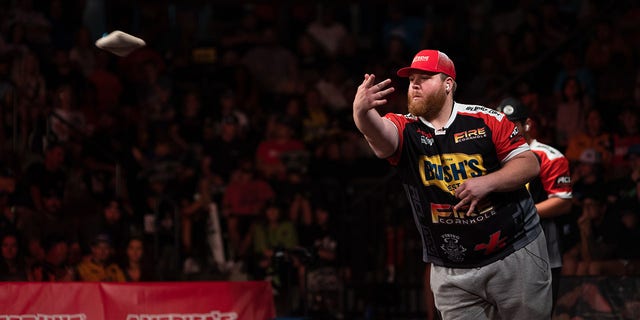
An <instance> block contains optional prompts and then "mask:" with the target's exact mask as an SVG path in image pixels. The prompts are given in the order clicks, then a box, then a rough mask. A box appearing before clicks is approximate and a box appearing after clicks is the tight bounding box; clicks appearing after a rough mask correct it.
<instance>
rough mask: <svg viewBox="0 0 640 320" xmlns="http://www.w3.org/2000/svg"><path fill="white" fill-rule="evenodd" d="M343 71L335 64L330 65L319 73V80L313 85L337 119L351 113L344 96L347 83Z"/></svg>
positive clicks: (349, 105)
mask: <svg viewBox="0 0 640 320" xmlns="http://www.w3.org/2000/svg"><path fill="white" fill-rule="evenodd" d="M347 80H349V79H347V78H346V71H345V69H344V68H343V67H342V66H341V65H339V64H337V63H331V64H329V65H328V66H326V67H325V68H324V70H323V71H322V72H321V75H320V79H319V80H318V81H317V82H316V83H315V87H316V89H317V90H318V93H320V96H321V97H322V101H326V103H327V106H328V107H329V109H330V110H331V112H332V113H333V114H334V115H335V116H336V117H339V118H342V116H343V115H345V114H347V113H349V114H350V111H351V104H350V103H349V101H348V100H347V97H346V95H345V92H346V88H347V86H348V85H349V86H350V85H351V84H350V83H349V82H347Z"/></svg>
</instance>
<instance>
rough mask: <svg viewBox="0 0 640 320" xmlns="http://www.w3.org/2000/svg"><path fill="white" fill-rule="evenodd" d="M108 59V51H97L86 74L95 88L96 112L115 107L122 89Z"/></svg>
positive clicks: (120, 81)
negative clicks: (93, 66)
mask: <svg viewBox="0 0 640 320" xmlns="http://www.w3.org/2000/svg"><path fill="white" fill-rule="evenodd" d="M109 60H110V56H109V53H108V52H105V51H99V52H97V53H96V62H95V68H93V71H92V72H91V73H90V74H89V75H88V76H87V78H88V79H89V81H90V82H91V84H92V85H93V87H95V88H96V103H97V105H96V109H97V110H96V111H98V112H104V111H108V110H113V109H114V108H115V107H117V106H118V103H120V98H121V96H122V93H123V91H124V88H123V87H122V80H121V79H120V78H119V77H118V75H117V74H116V73H114V72H113V71H112V70H110V68H109ZM96 116H98V115H96Z"/></svg>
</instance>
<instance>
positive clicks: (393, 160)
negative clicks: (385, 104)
mask: <svg viewBox="0 0 640 320" xmlns="http://www.w3.org/2000/svg"><path fill="white" fill-rule="evenodd" d="M384 118H386V119H388V120H390V121H391V122H392V123H393V124H394V125H395V126H396V129H398V148H397V149H396V151H395V152H394V153H393V154H392V155H391V156H389V157H388V158H387V161H389V163H390V164H391V165H394V166H396V165H398V162H400V156H402V147H403V145H404V134H403V132H404V128H405V127H406V125H407V123H408V122H409V120H408V119H407V117H405V116H404V115H401V114H397V113H387V114H386V115H385V116H384Z"/></svg>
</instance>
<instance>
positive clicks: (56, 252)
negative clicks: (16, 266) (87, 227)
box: [34, 234, 77, 282]
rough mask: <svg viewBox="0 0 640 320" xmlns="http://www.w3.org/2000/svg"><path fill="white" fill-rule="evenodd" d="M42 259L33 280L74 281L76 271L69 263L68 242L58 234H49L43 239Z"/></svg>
mask: <svg viewBox="0 0 640 320" xmlns="http://www.w3.org/2000/svg"><path fill="white" fill-rule="evenodd" d="M43 243H44V245H43V249H44V253H45V256H44V261H42V269H41V271H40V272H37V273H36V275H37V277H36V278H34V280H35V281H49V282H61V281H75V280H77V275H76V272H75V270H74V268H73V265H71V264H69V243H68V242H67V240H66V239H65V238H64V237H62V236H60V235H56V234H53V235H49V236H47V237H45V238H44V240H43Z"/></svg>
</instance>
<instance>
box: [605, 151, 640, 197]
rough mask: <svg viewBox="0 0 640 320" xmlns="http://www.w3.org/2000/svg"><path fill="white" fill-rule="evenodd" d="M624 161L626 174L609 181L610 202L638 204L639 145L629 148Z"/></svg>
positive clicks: (639, 187)
mask: <svg viewBox="0 0 640 320" xmlns="http://www.w3.org/2000/svg"><path fill="white" fill-rule="evenodd" d="M625 160H626V161H627V162H628V165H629V167H628V170H627V171H626V174H624V175H622V176H620V177H618V178H617V179H610V181H609V184H608V187H609V188H610V198H611V200H610V201H611V202H614V203H619V202H622V203H640V144H634V145H632V146H630V147H629V149H628V151H627V154H626V156H625Z"/></svg>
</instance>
